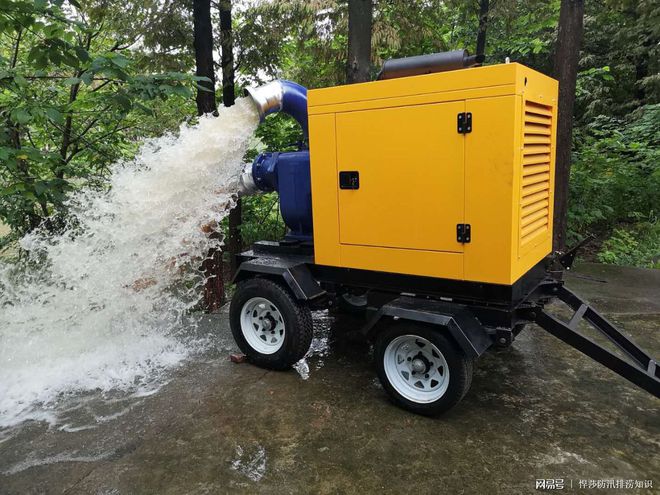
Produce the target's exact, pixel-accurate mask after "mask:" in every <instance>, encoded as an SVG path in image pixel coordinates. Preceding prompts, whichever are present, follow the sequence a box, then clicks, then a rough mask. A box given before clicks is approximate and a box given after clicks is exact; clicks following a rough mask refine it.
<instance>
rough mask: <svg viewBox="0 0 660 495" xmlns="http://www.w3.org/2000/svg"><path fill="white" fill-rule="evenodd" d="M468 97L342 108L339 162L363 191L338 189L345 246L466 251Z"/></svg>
mask: <svg viewBox="0 0 660 495" xmlns="http://www.w3.org/2000/svg"><path fill="white" fill-rule="evenodd" d="M464 107H465V103H464V102H462V101H461V102H450V103H440V104H434V105H418V106H412V107H398V108H390V109H382V110H369V111H362V112H348V113H341V114H337V125H336V127H337V167H338V170H339V171H357V172H359V174H360V187H359V189H354V190H353V189H341V190H340V191H339V231H340V242H341V243H342V244H355V245H367V246H379V247H393V248H403V249H422V250H428V251H450V252H462V251H463V245H462V244H461V243H459V242H457V241H456V224H458V223H463V203H464V189H463V178H464V172H463V166H464V156H463V147H464V140H465V138H464V137H463V135H462V134H459V133H458V132H457V131H456V125H457V124H456V117H457V115H458V114H459V113H460V112H463V111H464Z"/></svg>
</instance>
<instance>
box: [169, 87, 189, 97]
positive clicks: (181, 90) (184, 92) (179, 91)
mask: <svg viewBox="0 0 660 495" xmlns="http://www.w3.org/2000/svg"><path fill="white" fill-rule="evenodd" d="M172 92H173V93H174V94H175V95H179V96H185V97H186V98H189V97H191V96H192V93H191V91H190V90H189V89H188V88H186V87H185V86H174V87H173V88H172Z"/></svg>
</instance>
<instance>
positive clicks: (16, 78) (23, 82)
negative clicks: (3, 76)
mask: <svg viewBox="0 0 660 495" xmlns="http://www.w3.org/2000/svg"><path fill="white" fill-rule="evenodd" d="M14 82H16V84H18V85H19V86H20V87H22V88H25V87H26V86H27V85H28V81H27V79H25V78H24V77H23V76H21V75H20V74H16V75H15V76H14Z"/></svg>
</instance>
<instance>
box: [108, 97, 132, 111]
mask: <svg viewBox="0 0 660 495" xmlns="http://www.w3.org/2000/svg"><path fill="white" fill-rule="evenodd" d="M112 99H113V100H114V102H115V103H116V104H117V105H119V107H121V109H122V110H125V111H127V112H128V111H129V110H130V109H131V106H132V104H131V99H130V98H129V97H128V96H126V95H122V94H117V95H114V96H113V97H112Z"/></svg>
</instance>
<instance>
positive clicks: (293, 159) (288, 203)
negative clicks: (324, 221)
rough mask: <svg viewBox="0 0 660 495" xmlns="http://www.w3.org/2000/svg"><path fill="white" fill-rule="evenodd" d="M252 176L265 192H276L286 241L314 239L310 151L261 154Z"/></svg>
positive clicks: (254, 163)
mask: <svg viewBox="0 0 660 495" xmlns="http://www.w3.org/2000/svg"><path fill="white" fill-rule="evenodd" d="M252 179H253V180H254V183H255V185H256V186H257V188H258V189H260V190H261V191H264V192H271V191H277V192H278V194H279V196H280V211H281V212H282V218H283V219H284V223H285V224H286V225H287V227H289V229H291V231H290V232H289V233H288V234H287V236H286V239H287V240H296V241H303V242H304V241H311V240H312V237H313V236H312V233H313V229H312V188H311V184H312V182H311V177H310V174H309V150H303V151H292V152H284V153H261V154H260V155H259V156H257V158H255V160H254V162H253V163H252Z"/></svg>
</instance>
